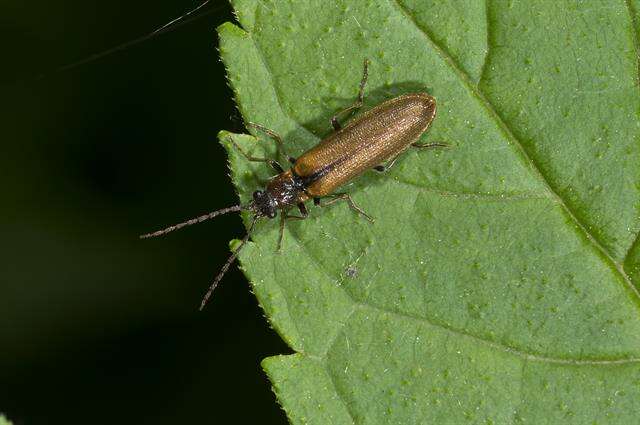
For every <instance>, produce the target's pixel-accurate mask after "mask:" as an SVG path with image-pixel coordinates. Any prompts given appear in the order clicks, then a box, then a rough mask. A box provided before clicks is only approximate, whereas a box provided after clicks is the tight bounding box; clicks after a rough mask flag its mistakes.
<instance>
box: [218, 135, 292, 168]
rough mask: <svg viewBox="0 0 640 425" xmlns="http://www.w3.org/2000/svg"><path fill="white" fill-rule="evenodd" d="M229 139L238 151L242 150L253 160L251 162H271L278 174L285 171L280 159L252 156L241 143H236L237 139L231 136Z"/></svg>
mask: <svg viewBox="0 0 640 425" xmlns="http://www.w3.org/2000/svg"><path fill="white" fill-rule="evenodd" d="M228 140H229V141H230V142H231V143H232V144H233V146H234V147H235V148H236V149H238V152H240V153H241V154H242V156H244V157H245V158H246V159H247V161H251V162H266V163H267V164H269V165H270V166H271V168H273V169H274V170H276V172H277V173H278V174H280V173H282V172H283V171H284V169H283V168H282V165H280V163H279V162H278V161H276V160H275V159H270V158H262V157H258V156H252V155H249V154H248V153H247V152H246V151H245V150H244V149H242V148H241V147H240V145H239V144H237V143H236V141H235V140H233V139H232V138H231V137H229V138H228Z"/></svg>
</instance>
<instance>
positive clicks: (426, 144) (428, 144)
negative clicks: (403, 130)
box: [411, 143, 450, 149]
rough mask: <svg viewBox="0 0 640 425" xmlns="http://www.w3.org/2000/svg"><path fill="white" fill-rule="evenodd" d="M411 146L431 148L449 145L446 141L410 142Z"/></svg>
mask: <svg viewBox="0 0 640 425" xmlns="http://www.w3.org/2000/svg"><path fill="white" fill-rule="evenodd" d="M411 146H413V147H414V148H418V149H431V148H448V147H450V145H447V144H446V143H422V144H421V143H412V144H411Z"/></svg>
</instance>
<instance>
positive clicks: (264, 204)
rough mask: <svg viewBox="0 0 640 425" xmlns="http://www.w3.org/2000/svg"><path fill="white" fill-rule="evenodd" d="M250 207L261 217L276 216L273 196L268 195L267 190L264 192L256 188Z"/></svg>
mask: <svg viewBox="0 0 640 425" xmlns="http://www.w3.org/2000/svg"><path fill="white" fill-rule="evenodd" d="M251 209H252V210H253V211H255V213H256V214H257V215H260V216H263V217H269V218H274V217H275V216H276V202H275V200H274V199H273V197H271V195H269V192H265V191H264V190H256V191H255V192H253V202H252V203H251Z"/></svg>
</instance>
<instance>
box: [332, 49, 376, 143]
mask: <svg viewBox="0 0 640 425" xmlns="http://www.w3.org/2000/svg"><path fill="white" fill-rule="evenodd" d="M368 77H369V59H365V60H364V71H363V72H362V80H360V90H359V91H358V100H356V101H355V103H354V104H353V105H351V106H349V107H348V108H347V109H343V110H342V111H340V112H338V113H337V114H335V115H334V116H333V117H332V118H331V125H332V126H333V129H334V130H335V131H338V130H340V129H341V128H342V126H341V125H340V122H338V117H339V116H340V115H347V114H349V113H351V112H353V111H355V110H357V109H359V108H360V107H362V103H363V102H364V87H365V86H366V85H367V78H368Z"/></svg>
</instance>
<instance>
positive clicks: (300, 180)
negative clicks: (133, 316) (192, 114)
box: [140, 60, 446, 310]
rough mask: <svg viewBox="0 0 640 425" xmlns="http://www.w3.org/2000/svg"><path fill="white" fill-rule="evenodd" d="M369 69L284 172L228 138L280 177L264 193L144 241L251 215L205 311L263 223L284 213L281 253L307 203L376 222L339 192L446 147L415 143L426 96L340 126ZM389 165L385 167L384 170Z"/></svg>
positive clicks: (429, 107)
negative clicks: (411, 154)
mask: <svg viewBox="0 0 640 425" xmlns="http://www.w3.org/2000/svg"><path fill="white" fill-rule="evenodd" d="M368 64H369V61H368V60H365V62H364V72H363V75H362V80H361V81H360V90H359V93H358V99H357V100H356V102H355V103H354V104H353V105H351V106H350V107H348V108H346V109H344V110H343V111H341V112H339V113H338V114H336V115H335V116H334V117H333V118H332V119H331V124H332V126H333V129H334V132H333V133H331V134H330V135H329V136H328V137H326V138H324V139H323V140H322V141H321V142H320V143H318V144H317V145H316V146H314V147H313V148H311V149H309V150H308V151H306V152H305V153H303V154H302V155H300V156H299V157H298V158H293V157H291V156H287V158H288V160H289V162H291V164H292V167H291V168H290V169H288V170H286V171H285V170H284V169H283V168H282V166H281V165H280V164H279V163H278V161H276V160H273V159H269V158H258V157H254V156H251V155H249V154H247V153H246V152H245V151H244V150H243V149H242V148H241V147H240V146H239V145H237V144H236V143H235V141H233V139H231V138H230V139H229V141H230V142H231V143H232V144H233V145H234V146H235V147H236V149H238V151H239V152H240V153H241V154H242V155H243V156H244V157H245V158H246V159H247V160H248V161H256V162H266V163H268V164H269V165H271V167H273V168H274V169H275V170H276V172H277V173H278V174H277V175H276V176H274V177H272V178H271V180H269V182H268V183H267V185H266V187H265V188H264V189H263V190H256V191H255V192H253V200H252V201H251V202H249V203H247V204H245V205H241V204H238V205H234V206H231V207H228V208H223V209H220V210H217V211H213V212H211V213H209V214H205V215H203V216H200V217H196V218H193V219H191V220H188V221H185V222H183V223H180V224H176V225H173V226H170V227H167V228H166V229H163V230H158V231H157V232H153V233H147V234H145V235H142V236H140V237H141V238H143V239H144V238H151V237H155V236H160V235H164V234H166V233H169V232H171V231H173V230H177V229H180V228H182V227H185V226H189V225H191V224H195V223H200V222H202V221H205V220H208V219H210V218H213V217H216V216H219V215H221V214H226V213H229V212H236V211H242V210H248V211H251V212H252V213H253V219H252V220H251V224H250V225H249V229H248V230H247V233H246V235H245V236H244V237H243V238H242V241H241V243H240V245H239V246H238V248H237V249H236V250H235V252H233V253H232V254H231V255H230V256H229V258H228V259H227V262H226V263H225V264H224V266H222V269H221V270H220V272H219V273H218V275H217V276H216V277H215V279H214V280H213V283H212V284H211V286H209V289H208V290H207V292H206V294H205V295H204V297H203V299H202V302H201V304H200V309H201V310H202V308H204V306H205V305H206V304H207V302H208V301H209V298H210V297H211V294H212V293H213V291H214V289H215V288H216V286H218V283H219V282H220V280H221V279H222V277H223V276H224V274H225V273H226V271H227V270H228V269H229V267H230V266H231V264H232V263H233V262H234V261H235V259H236V258H237V256H238V253H239V252H240V250H241V249H242V247H244V245H245V244H246V243H247V241H248V240H249V238H250V237H251V233H252V232H253V228H254V226H255V224H256V221H257V220H258V219H259V218H262V217H267V218H275V217H276V215H277V212H278V210H280V234H279V238H278V249H280V246H281V244H282V236H283V234H284V225H285V221H286V220H294V219H297V220H302V219H305V218H306V217H307V216H308V212H307V208H306V207H305V202H306V201H308V200H310V199H313V203H314V205H317V206H321V207H324V206H327V205H330V204H332V203H334V202H336V201H339V200H344V201H346V202H347V203H348V204H349V207H350V208H351V209H353V210H354V211H356V212H357V213H359V214H360V215H362V216H363V217H365V218H366V219H368V220H369V221H371V222H373V219H372V218H371V217H370V216H369V215H367V213H365V212H364V211H363V210H362V209H361V208H360V207H358V206H357V205H356V204H355V203H354V202H353V199H351V196H349V195H348V194H347V193H336V192H335V191H336V189H338V188H339V187H340V186H343V185H344V184H345V183H347V182H349V181H350V180H352V179H354V178H355V177H357V176H359V175H360V174H362V173H363V172H364V171H366V170H368V169H371V168H373V169H375V170H377V171H380V172H382V171H385V170H388V169H389V168H390V167H391V166H392V165H393V164H394V163H395V161H396V159H397V158H398V156H399V155H400V154H401V153H402V152H403V151H405V150H406V149H408V148H409V147H411V146H413V147H416V148H434V147H444V146H446V145H444V144H442V143H429V144H418V143H416V141H417V140H418V139H419V138H420V136H421V135H422V133H424V132H425V131H426V130H427V129H428V128H429V126H430V125H431V122H432V121H433V119H434V118H435V116H436V100H435V99H434V98H433V97H431V96H430V95H428V94H426V93H410V94H405V95H402V96H398V97H395V98H393V99H390V100H387V101H386V102H383V103H381V104H380V105H378V106H376V107H375V108H373V109H371V110H369V111H367V112H365V113H364V114H362V115H361V116H359V117H357V118H355V119H353V120H352V121H350V122H349V123H348V124H347V125H346V126H345V127H342V126H341V125H340V123H339V121H338V118H339V117H340V116H341V115H345V114H348V113H350V112H353V111H355V110H357V109H358V108H360V107H361V106H362V102H363V99H364V88H365V85H366V83H367V76H368V72H367V71H368ZM248 125H249V126H251V127H253V128H255V129H258V130H261V131H263V132H265V133H266V134H268V135H269V136H271V137H272V138H273V139H274V140H275V141H276V143H277V144H278V147H279V148H280V151H281V152H283V153H284V142H283V140H282V138H281V137H280V136H279V135H278V134H276V133H275V132H273V131H271V130H269V129H267V128H265V127H263V126H261V125H258V124H254V123H249V124H248ZM385 161H387V163H386V164H385V165H382V163H383V162H385ZM324 198H330V199H329V200H328V201H327V202H325V203H324V204H323V203H321V201H320V200H321V199H324ZM293 207H297V208H298V210H299V211H300V215H291V214H289V210H290V209H291V208H293Z"/></svg>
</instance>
